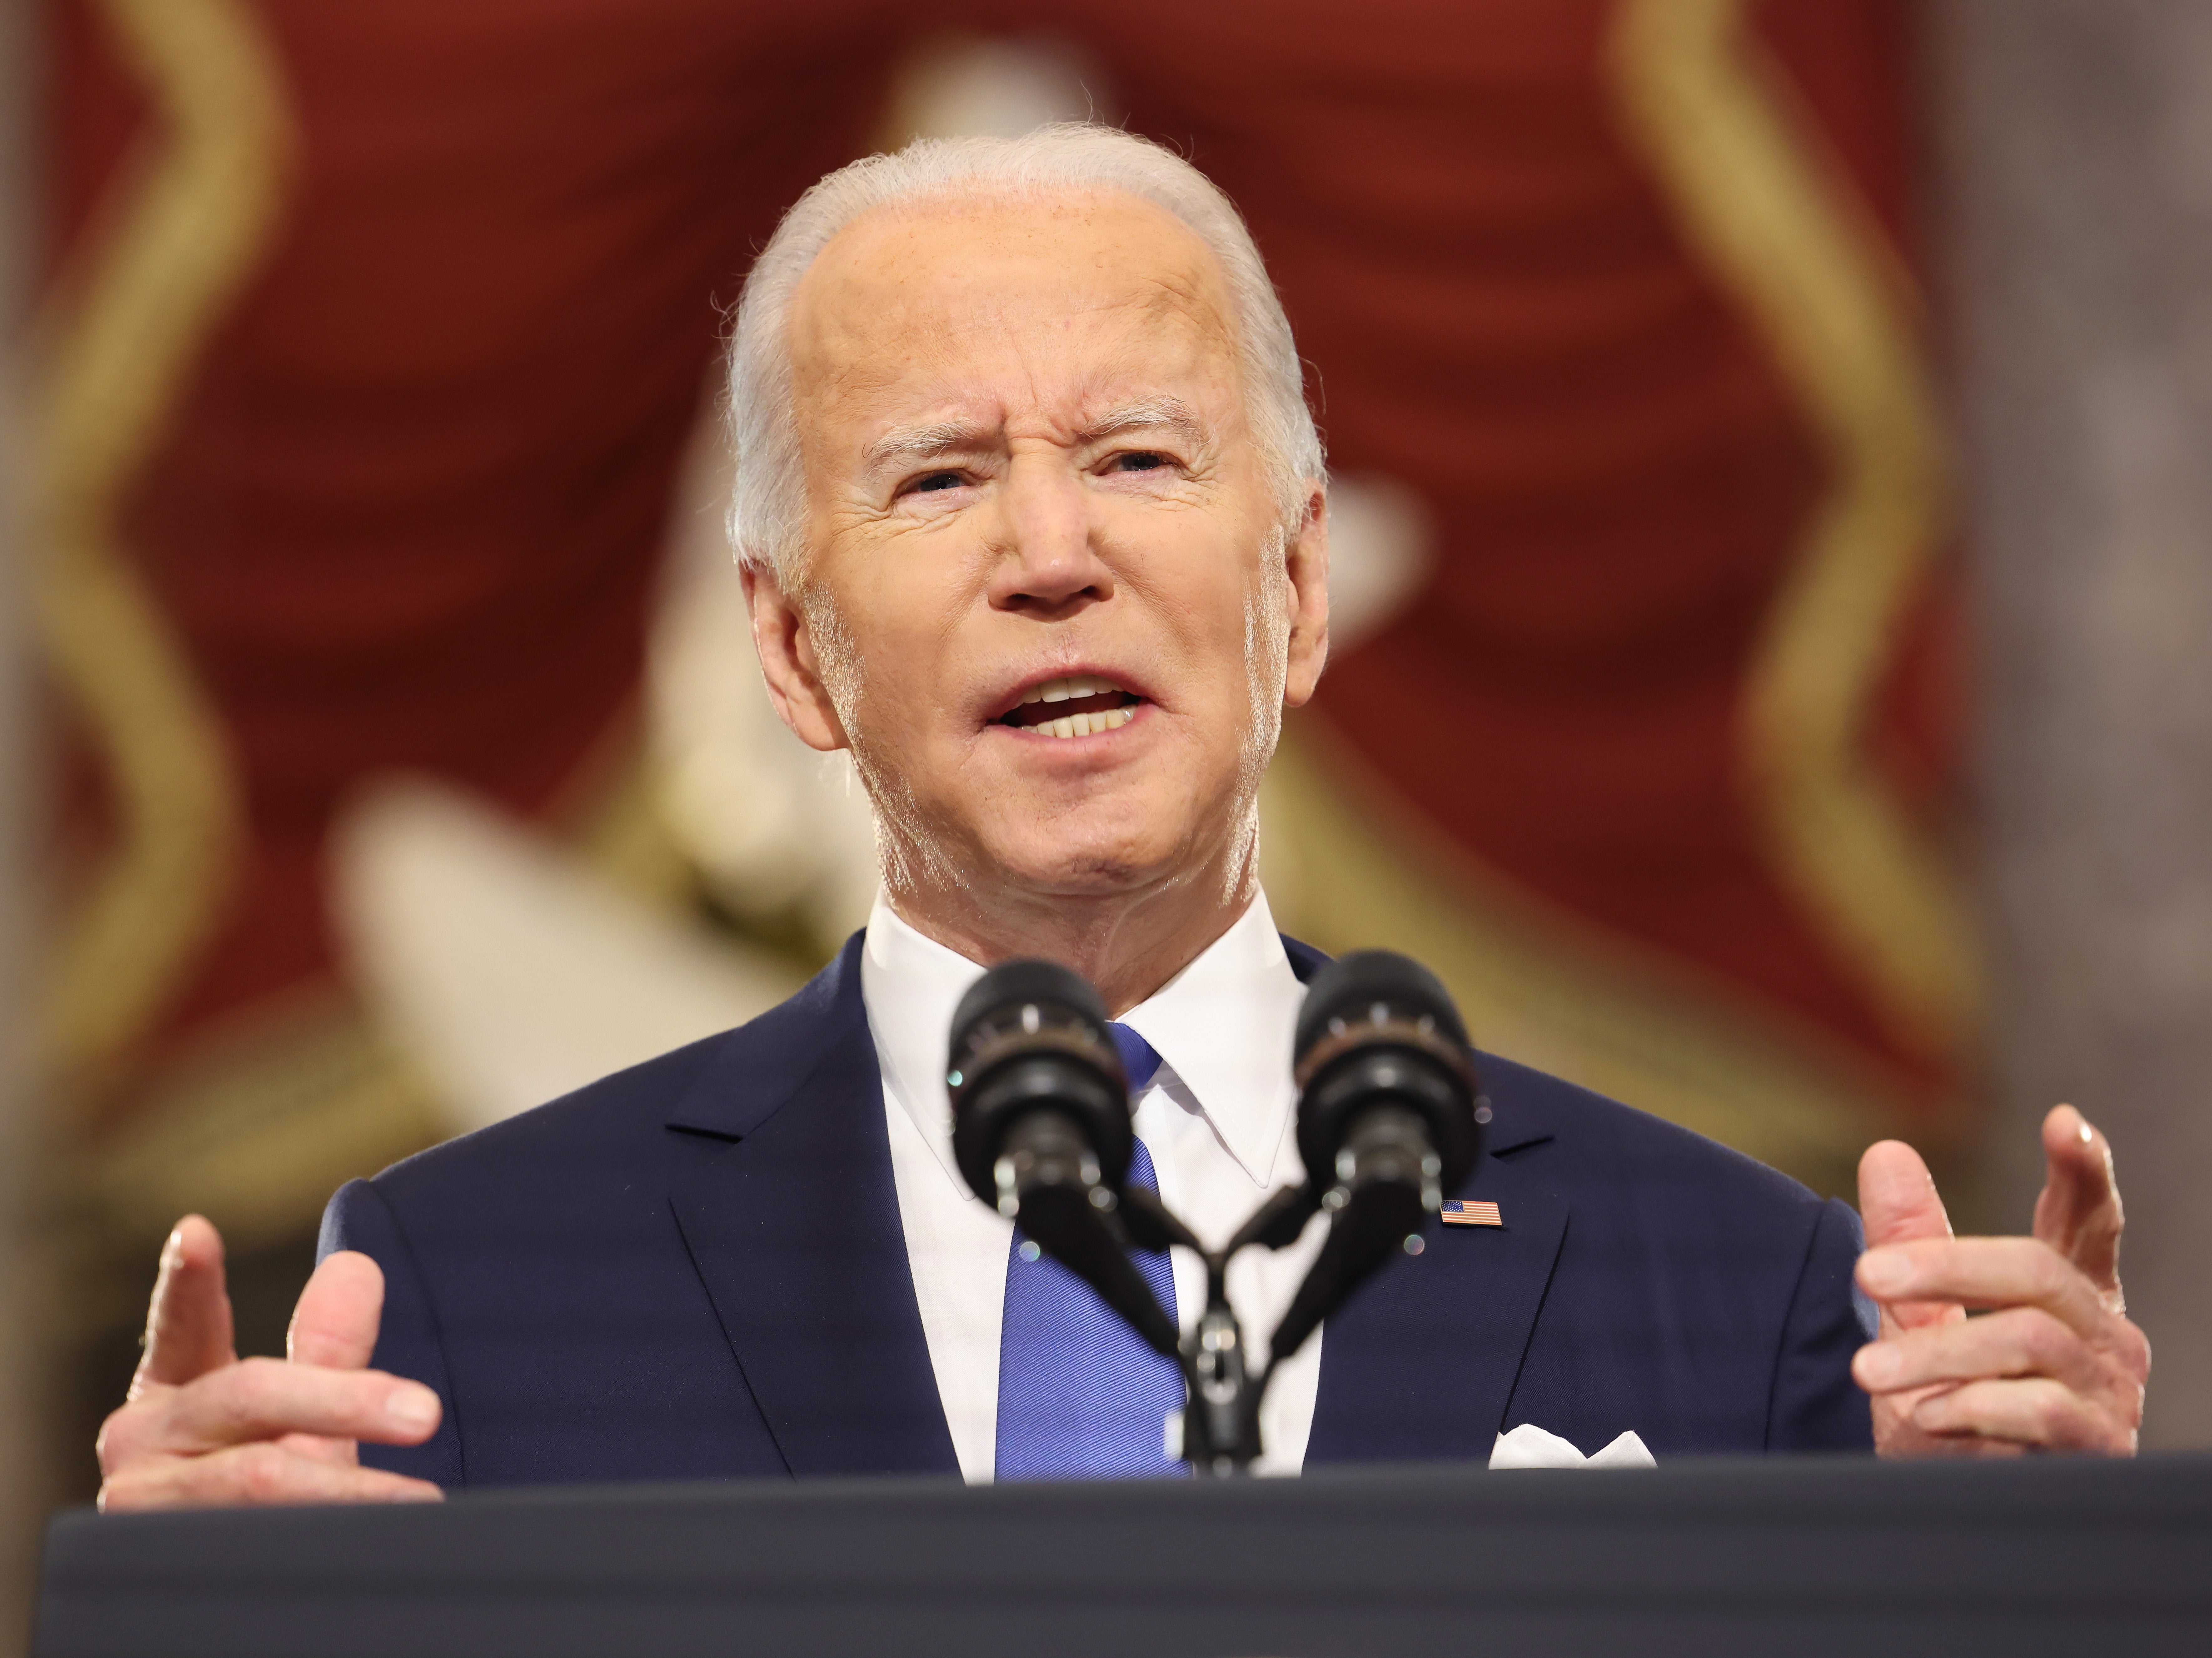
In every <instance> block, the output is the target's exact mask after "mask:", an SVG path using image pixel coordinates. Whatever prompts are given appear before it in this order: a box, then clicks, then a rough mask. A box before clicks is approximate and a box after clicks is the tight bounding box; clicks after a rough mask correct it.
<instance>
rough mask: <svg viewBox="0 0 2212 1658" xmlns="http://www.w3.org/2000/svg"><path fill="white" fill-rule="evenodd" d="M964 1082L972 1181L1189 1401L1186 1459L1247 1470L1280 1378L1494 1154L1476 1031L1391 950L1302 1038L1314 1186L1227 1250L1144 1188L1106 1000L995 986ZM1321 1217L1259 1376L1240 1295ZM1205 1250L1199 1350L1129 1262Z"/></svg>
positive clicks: (1335, 994)
mask: <svg viewBox="0 0 2212 1658" xmlns="http://www.w3.org/2000/svg"><path fill="white" fill-rule="evenodd" d="M951 1034H952V1041H951V1060H950V1065H949V1067H948V1070H947V1073H946V1082H947V1084H949V1086H950V1087H951V1091H952V1105H953V1136H952V1140H953V1151H954V1155H955V1158H956V1160H957V1163H959V1166H960V1172H961V1174H962V1175H963V1177H964V1178H965V1179H966V1180H967V1181H968V1184H969V1187H970V1188H971V1189H972V1190H974V1191H975V1193H976V1194H977V1195H978V1196H980V1197H981V1198H983V1199H985V1200H986V1201H987V1202H990V1203H993V1204H994V1205H995V1206H997V1207H998V1209H999V1212H1000V1213H1001V1214H1004V1215H1006V1216H1007V1217H1009V1218H1012V1219H1015V1220H1017V1221H1018V1223H1019V1224H1020V1225H1021V1227H1022V1230H1024V1232H1026V1233H1028V1234H1029V1236H1030V1237H1031V1238H1032V1239H1034V1240H1035V1241H1036V1243H1037V1244H1038V1246H1039V1247H1040V1248H1042V1249H1043V1250H1045V1251H1046V1252H1047V1253H1048V1254H1051V1255H1052V1256H1053V1257H1054V1259H1055V1260H1059V1261H1060V1263H1061V1264H1062V1265H1064V1266H1066V1267H1067V1268H1068V1269H1069V1270H1070V1271H1071V1272H1074V1273H1075V1274H1076V1275H1077V1276H1078V1277H1079V1278H1082V1279H1083V1280H1084V1281H1085V1283H1086V1284H1090V1285H1091V1288H1092V1289H1093V1290H1095V1291H1097V1293H1098V1295H1099V1297H1100V1298H1101V1299H1102V1300H1103V1301H1104V1302H1105V1303H1106V1304H1107V1305H1108V1306H1109V1307H1111V1308H1112V1309H1114V1310H1115V1312H1116V1313H1117V1314H1119V1315H1121V1318H1122V1319H1123V1321H1126V1322H1127V1324H1128V1325H1129V1326H1130V1327H1131V1328H1132V1329H1133V1330H1135V1331H1136V1332H1137V1333H1138V1334H1139V1336H1140V1337H1142V1338H1143V1339H1144V1340H1145V1341H1146V1343H1147V1344H1148V1345H1150V1346H1151V1347H1152V1349H1153V1350H1154V1351H1157V1352H1158V1353H1160V1354H1162V1355H1163V1356H1164V1357H1170V1358H1173V1359H1175V1360H1176V1363H1177V1364H1178V1365H1179V1367H1180V1368H1181V1370H1182V1376H1183V1382H1184V1384H1185V1387H1186V1388H1187V1389H1188V1395H1189V1397H1188V1404H1187V1407H1186V1408H1185V1410H1184V1412H1183V1418H1182V1454H1183V1455H1184V1457H1185V1458H1186V1459H1187V1460H1188V1461H1189V1463H1190V1465H1191V1467H1192V1468H1193V1469H1194V1471H1196V1472H1198V1473H1239V1472H1242V1471H1243V1470H1244V1469H1245V1468H1247V1467H1249V1466H1250V1464H1251V1463H1252V1461H1254V1459H1255V1458H1256V1457H1257V1456H1258V1455H1259V1454H1260V1448H1261V1446H1260V1402H1261V1399H1262V1398H1263V1397H1264V1396H1265V1394H1266V1392H1267V1384H1268V1383H1269V1382H1270V1381H1272V1380H1273V1376H1274V1372H1275V1370H1276V1367H1277V1366H1278V1365H1279V1364H1280V1363H1282V1362H1283V1361H1284V1360H1285V1359H1286V1358H1288V1357H1290V1356H1291V1354H1293V1353H1295V1352H1296V1351H1297V1350H1298V1349H1299V1348H1300V1347H1301V1346H1303V1345H1304V1343H1305V1342H1306V1340H1307V1339H1309V1338H1310V1336H1311V1335H1312V1334H1313V1333H1314V1331H1315V1330H1316V1329H1317V1328H1319V1327H1320V1325H1321V1322H1322V1320H1323V1319H1324V1318H1326V1317H1327V1316H1328V1315H1329V1314H1330V1313H1331V1312H1333V1311H1334V1310H1335V1309H1336V1308H1338V1307H1339V1306H1340V1305H1342V1304H1343V1303H1344V1300H1345V1298H1346V1297H1347V1296H1349V1295H1350V1294H1351V1293H1352V1291H1354V1290H1355V1289H1357V1288H1358V1285H1359V1284H1361V1283H1362V1282H1364V1280H1365V1279H1366V1278H1368V1277H1369V1276H1370V1274H1371V1273H1373V1272H1375V1271H1376V1269H1377V1268H1379V1267H1380V1266H1382V1265H1383V1263H1384V1262H1385V1261H1386V1260H1389V1259H1390V1258H1391V1256H1392V1255H1393V1254H1396V1253H1399V1252H1401V1251H1402V1252H1404V1253H1407V1254H1418V1253H1419V1248H1420V1246H1421V1240H1420V1236H1419V1229H1420V1227H1421V1226H1422V1224H1424V1222H1425V1220H1426V1219H1427V1218H1428V1217H1429V1216H1431V1215H1433V1214H1434V1213H1435V1212H1437V1210H1438V1209H1439V1208H1440V1207H1441V1206H1442V1200H1443V1193H1444V1192H1445V1191H1446V1190H1448V1189H1449V1188H1451V1187H1455V1186H1457V1185H1458V1184H1459V1183H1460V1182H1461V1181H1463V1180H1465V1179H1466V1178H1467V1176H1468V1173H1469V1171H1470V1170H1471V1169H1473V1167H1474V1159H1475V1156H1476V1152H1477V1150H1478V1146H1479V1141H1478V1135H1479V1133H1480V1131H1479V1129H1478V1128H1477V1127H1476V1125H1475V1115H1474V1094H1475V1078H1474V1067H1473V1064H1472V1061H1471V1060H1470V1057H1469V1053H1468V1042H1467V1032H1466V1029H1465V1028H1464V1027H1463V1026H1462V1024H1461V1023H1460V1018H1459V1014H1458V1011H1457V1010H1456V1009H1455V1008H1454V1007H1453V1005H1452V1003H1451V999H1450V997H1449V995H1448V994H1447V993H1445V991H1444V988H1443V985H1442V984H1440V983H1439V982H1438V981H1437V979H1436V978H1435V976H1434V975H1431V974H1430V973H1429V972H1428V971H1427V969H1425V968H1422V967H1421V966H1419V964H1418V963H1413V962H1411V961H1408V960H1407V958H1406V957H1402V956H1394V955H1391V954H1390V953H1389V952H1388V951H1383V950H1365V951H1360V952H1358V953H1356V954H1354V955H1351V956H1346V957H1342V958H1341V959H1340V960H1338V961H1335V962H1332V963H1329V964H1328V966H1326V967H1324V968H1323V969H1322V970H1321V972H1320V973H1318V974H1316V975H1315V977H1314V980H1313V982H1312V984H1311V986H1310V987H1309V988H1308V991H1307V993H1306V1001H1305V1006H1304V1010H1303V1011H1302V1012H1301V1013H1300V1015H1299V1018H1298V1025H1297V1037H1296V1040H1295V1042H1294V1043H1293V1064H1292V1069H1293V1074H1294V1076H1295V1078H1296V1079H1297V1085H1298V1090H1299V1092H1298V1115H1297V1138H1298V1152H1299V1155H1300V1157H1302V1158H1303V1159H1304V1163H1305V1167H1306V1179H1305V1181H1304V1182H1303V1183H1302V1184H1300V1185H1298V1186H1295V1187H1285V1188H1283V1189H1282V1190H1280V1191H1278V1192H1276V1193H1273V1195H1272V1196H1271V1197H1269V1198H1268V1199H1267V1201H1266V1202H1265V1203H1263V1204H1261V1206H1260V1208H1259V1209H1258V1210H1257V1211H1256V1212H1255V1213H1254V1214H1253V1215H1252V1217H1251V1218H1250V1219H1249V1220H1247V1221H1246V1222H1245V1224H1244V1225H1243V1227H1242V1228H1240V1229H1239V1230H1238V1231H1237V1234H1236V1236H1233V1237H1232V1238H1231V1239H1230V1241H1229V1242H1228V1243H1227V1245H1226V1246H1225V1247H1224V1248H1220V1249H1207V1248H1205V1247H1204V1246H1203V1245H1202V1244H1201V1243H1200V1242H1199V1240H1198V1238H1197V1237H1196V1236H1194V1234H1193V1233H1192V1232H1191V1230H1190V1229H1189V1228H1188V1226H1186V1225H1184V1224H1183V1223H1182V1221H1180V1220H1178V1219H1177V1218H1176V1217H1175V1216H1174V1215H1173V1214H1172V1213H1170V1212H1169V1210H1168V1209H1167V1207H1166V1206H1165V1205H1164V1204H1163V1203H1162V1202H1161V1201H1160V1199H1159V1194H1158V1193H1157V1192H1155V1191H1153V1190H1152V1189H1150V1188H1148V1187H1133V1186H1130V1185H1129V1184H1128V1183H1127V1177H1128V1170H1129V1164H1130V1161H1131V1157H1132V1155H1133V1149H1134V1145H1135V1138H1136V1137H1135V1133H1134V1131H1133V1128H1132V1127H1131V1122H1130V1112H1129V1096H1128V1083H1127V1078H1126V1076H1125V1075H1124V1074H1123V1072H1122V1069H1121V1055H1120V1053H1119V1051H1118V1050H1117V1049H1116V1048H1115V1045H1114V1041H1113V1035H1112V1032H1111V1030H1110V1029H1109V1027H1108V1024H1107V1020H1106V1011H1105V1007H1104V1005H1103V1003H1102V1002H1101V1001H1100V1000H1099V998H1098V994H1097V992H1096V991H1095V990H1093V989H1092V988H1091V986H1090V985H1089V984H1088V983H1086V982H1085V981H1084V980H1083V979H1082V977H1081V976H1080V975H1077V974H1075V973H1073V972H1070V971H1069V970H1068V969H1066V968H1063V967H1060V966H1057V965H1055V964H1054V963H1047V962H1010V963H1006V964H1005V965H1003V966H1000V967H997V968H994V969H992V970H991V971H990V972H988V973H987V974H985V975H983V977H982V979H981V980H980V981H977V983H976V985H975V987H974V988H973V989H971V990H970V991H969V993H968V994H967V996H966V997H965V998H963V999H962V1001H961V1004H960V1006H959V1009H958V1011H957V1012H956V1013H955V1014H954V1015H953V1020H952V1033H951ZM1317 1213H1327V1214H1328V1215H1329V1217H1330V1224H1329V1230H1328V1237H1327V1238H1326V1240H1324V1242H1323V1243H1322V1249H1321V1253H1320V1254H1319V1255H1318V1256H1316V1259H1315V1261H1314V1264H1313V1266H1312V1267H1311V1269H1310V1271H1309V1272H1307V1274H1306V1277H1305V1279H1304V1282H1303V1283H1302V1284H1300V1285H1299V1286H1298V1290H1297V1294H1296V1295H1295V1296H1293V1297H1292V1298H1291V1305H1290V1308H1289V1310H1288V1311H1286V1312H1285V1314H1284V1315H1283V1319H1282V1321H1281V1323H1279V1325H1277V1326H1276V1327H1275V1331H1274V1333H1273V1337H1272V1338H1271V1339H1270V1340H1269V1343H1268V1358H1267V1364H1266V1366H1265V1367H1264V1368H1263V1369H1261V1370H1258V1371H1257V1372H1256V1373H1255V1370H1253V1368H1252V1366H1251V1364H1250V1363H1249V1360H1248V1357H1247V1355H1248V1352H1249V1347H1248V1344H1247V1343H1246V1341H1245V1339H1244V1334H1243V1328H1242V1327H1241V1326H1240V1325H1239V1324H1238V1322H1237V1315H1236V1313H1235V1311H1234V1310H1233V1309H1231V1306H1230V1304H1229V1297H1228V1291H1227V1281H1228V1269H1229V1262H1230V1261H1231V1259H1233V1258H1234V1257H1235V1256H1236V1255H1237V1254H1239V1253H1240V1252H1242V1251H1243V1250H1244V1249H1247V1248H1255V1247H1256V1248H1267V1249H1282V1248H1287V1247H1289V1246H1290V1245H1291V1244H1292V1243H1294V1242H1297V1239H1298V1237H1299V1236H1300V1235H1301V1234H1302V1233H1303V1232H1304V1230H1305V1227H1306V1224H1307V1223H1308V1222H1309V1221H1310V1220H1311V1219H1312V1218H1313V1217H1314V1216H1315V1215H1316V1214H1317ZM1132 1246H1135V1247H1137V1248H1145V1249H1153V1250H1165V1249H1169V1248H1181V1249H1188V1250H1190V1251H1192V1252H1193V1253H1194V1254H1196V1255H1198V1256H1199V1258H1200V1260H1202V1261H1204V1263H1205V1265H1206V1309H1205V1311H1204V1312H1203V1313H1202V1314H1201V1315H1200V1317H1199V1320H1198V1322H1197V1325H1196V1326H1195V1327H1194V1329H1193V1330H1192V1331H1191V1333H1189V1334H1188V1336H1187V1337H1182V1338H1181V1339H1178V1335H1177V1331H1176V1321H1175V1318H1174V1316H1173V1315H1172V1313H1171V1312H1170V1309H1166V1308H1163V1307H1162V1306H1161V1305H1160V1303H1159V1300H1158V1297H1156V1296H1154V1295H1153V1293H1152V1289H1151V1286H1150V1285H1148V1284H1146V1282H1145V1279H1144V1276H1143V1274H1142V1273H1140V1272H1139V1271H1138V1270H1137V1267H1136V1265H1135V1263H1134V1262H1133V1261H1132V1260H1130V1259H1129V1254H1128V1251H1129V1249H1130V1248H1131V1247H1132Z"/></svg>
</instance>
